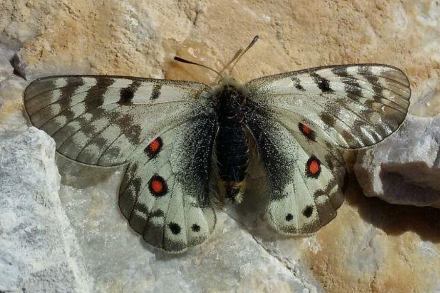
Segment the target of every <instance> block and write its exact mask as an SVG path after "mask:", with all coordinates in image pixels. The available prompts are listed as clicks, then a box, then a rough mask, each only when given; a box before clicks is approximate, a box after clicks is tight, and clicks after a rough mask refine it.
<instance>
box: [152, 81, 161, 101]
mask: <svg viewBox="0 0 440 293" xmlns="http://www.w3.org/2000/svg"><path fill="white" fill-rule="evenodd" d="M161 87H162V85H161V84H158V83H157V84H155V85H154V87H153V92H152V93H151V97H150V99H151V100H156V99H157V98H159V96H160V88H161Z"/></svg>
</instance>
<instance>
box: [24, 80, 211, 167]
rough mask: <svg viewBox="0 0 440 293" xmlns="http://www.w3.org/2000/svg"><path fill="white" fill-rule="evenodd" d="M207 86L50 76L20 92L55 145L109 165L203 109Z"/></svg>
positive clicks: (94, 162)
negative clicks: (201, 96)
mask: <svg viewBox="0 0 440 293" xmlns="http://www.w3.org/2000/svg"><path fill="white" fill-rule="evenodd" d="M208 89H209V88H208V86H206V85H204V84H200V83H194V82H185V81H167V80H157V79H143V78H135V77H121V76H101V75H99V76H49V77H44V78H40V79H36V80H34V81H33V82H32V83H30V84H29V86H28V87H27V88H26V90H25V93H24V106H25V110H26V112H27V114H28V116H29V118H30V120H31V122H32V124H33V125H35V126H36V127H38V128H40V129H43V130H44V131H46V132H47V133H48V134H49V135H51V136H52V137H53V138H54V140H55V142H56V144H57V151H58V152H59V153H61V154H62V155H64V156H66V157H68V158H70V159H72V160H75V161H78V162H81V163H86V164H91V165H99V166H113V165H119V164H123V163H125V162H127V160H128V158H129V156H130V154H132V153H133V152H134V150H135V149H136V148H137V147H138V146H139V145H140V144H144V143H145V141H146V142H147V143H148V141H149V140H150V139H152V138H153V137H154V136H155V135H157V133H158V132H159V131H164V130H166V129H170V128H173V127H175V126H177V125H179V124H181V123H182V122H184V121H186V120H188V119H190V118H191V117H194V116H196V115H198V114H200V112H202V111H203V109H201V108H203V107H204V105H203V102H204V101H205V100H204V99H198V98H199V97H200V95H201V94H203V93H206V91H207V90H208Z"/></svg>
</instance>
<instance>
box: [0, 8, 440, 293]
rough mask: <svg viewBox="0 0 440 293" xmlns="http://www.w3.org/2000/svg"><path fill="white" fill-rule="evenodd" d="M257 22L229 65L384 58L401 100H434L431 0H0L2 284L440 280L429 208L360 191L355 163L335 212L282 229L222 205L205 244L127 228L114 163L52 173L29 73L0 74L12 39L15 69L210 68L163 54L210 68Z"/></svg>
mask: <svg viewBox="0 0 440 293" xmlns="http://www.w3.org/2000/svg"><path fill="white" fill-rule="evenodd" d="M256 34H258V35H259V36H260V37H261V40H260V41H259V42H258V43H257V45H256V46H255V47H254V48H253V49H252V50H251V51H249V53H248V54H247V56H245V57H244V58H243V60H242V61H241V62H240V64H239V65H238V66H237V68H236V77H237V78H239V79H240V80H243V81H246V80H249V79H252V78H255V77H259V76H261V75H267V74H274V73H279V72H283V71H291V70H296V69H302V68H305V67H312V66H320V65H326V64H336V63H365V62H375V63H387V64H391V65H394V66H397V67H400V68H402V69H403V70H404V71H405V72H406V73H407V75H408V76H409V79H410V81H411V86H412V90H413V99H412V106H411V109H410V112H411V113H412V114H413V115H418V116H425V117H434V116H436V115H437V114H438V113H440V82H439V81H440V1H438V0H432V1H428V0H421V1H410V0H407V1H405V0H404V1H397V0H396V1H381V0H374V1H361V0H353V1H342V0H341V1H322V0H313V1H309V0H299V1H288V0H284V1H283V0H273V1H245V0H222V1H220V0H216V1H207V0H205V1H196V0H168V1H146V0H144V1H134V0H123V1H114V0H113V1H93V2H92V1H85V0H75V1H74V0H61V1H42V0H29V1H25V0H18V1H13V0H1V1H0V291H8V290H12V291H21V290H26V291H27V292H40V291H56V290H58V291H68V292H122V291H124V292H153V291H154V292H157V291H161V292H171V291H173V290H179V291H183V292H219V291H221V292H228V291H238V292H248V291H263V292H385V291H386V292H435V291H439V290H440V280H439V277H440V212H439V210H438V209H434V208H418V207H410V206H397V205H391V204H387V203H385V202H383V201H381V200H379V199H375V198H366V197H364V196H363V195H362V191H361V189H360V188H359V186H358V185H357V184H356V182H355V179H354V177H353V176H352V177H351V178H350V184H349V187H348V190H347V201H346V202H345V203H344V205H343V206H342V207H341V209H340V210H339V213H338V216H337V218H336V219H335V220H334V221H333V222H331V223H330V224H329V225H328V226H326V227H324V228H323V229H322V230H320V231H319V232H318V233H317V234H315V235H312V236H310V237H307V238H297V239H292V238H283V237H280V236H278V235H275V234H273V233H270V232H268V231H267V229H266V227H265V226H264V223H263V222H262V221H261V219H260V217H259V216H258V215H256V216H254V217H252V216H249V217H244V218H241V217H238V214H239V213H236V212H234V211H233V210H231V209H227V210H226V211H225V212H219V219H220V220H219V225H218V227H217V230H216V231H215V233H214V235H213V236H212V238H211V239H210V240H209V241H208V243H206V244H205V245H203V246H202V247H199V248H195V249H193V250H191V251H189V252H188V253H185V254H184V255H180V256H168V255H165V254H162V253H157V252H155V251H154V250H151V249H150V248H149V247H148V246H147V245H145V244H144V243H143V242H142V241H141V240H140V238H139V237H138V235H136V234H135V233H134V232H132V231H131V230H130V228H129V227H128V225H127V223H126V221H125V219H124V218H123V217H122V215H121V214H120V213H119V210H118V208H117V195H116V192H117V188H118V180H119V179H120V170H118V169H116V170H111V169H105V170H99V171H97V170H96V169H91V168H87V167H83V166H78V165H76V164H71V163H70V162H65V161H63V160H62V159H59V160H58V166H59V171H60V173H61V175H62V176H61V185H59V184H60V182H59V179H58V173H57V172H56V169H55V161H54V157H53V150H54V146H53V141H52V140H51V139H50V138H49V137H48V136H46V135H44V133H42V132H40V131H36V130H35V129H32V128H30V129H28V128H27V126H26V125H27V124H26V120H25V118H24V117H23V113H22V93H23V90H24V88H25V86H26V84H27V82H26V81H25V80H23V79H22V78H21V77H20V76H18V75H14V74H13V69H14V68H13V67H12V66H11V64H10V60H12V59H13V56H14V54H16V58H15V59H14V60H15V61H17V62H15V63H14V67H15V70H16V72H18V73H20V74H21V75H23V74H24V75H25V76H26V78H27V79H28V80H32V79H34V78H35V77H39V76H45V75H50V74H68V73H76V74H91V73H93V74H119V75H121V74H122V75H133V76H145V77H156V78H170V79H187V80H188V79H189V80H197V81H202V82H208V83H209V82H211V81H212V80H213V78H214V76H212V75H210V74H209V72H206V71H204V70H201V69H198V68H194V67H190V66H185V65H180V64H179V65H176V64H174V63H173V62H172V61H171V60H172V57H173V56H174V55H176V54H179V55H181V56H183V57H187V58H191V59H197V60H200V61H201V62H203V63H205V64H207V65H211V66H214V67H217V68H219V67H221V65H222V64H224V63H225V62H226V61H227V60H228V59H229V58H230V57H231V56H232V55H233V54H234V52H235V51H236V50H237V49H238V48H239V47H243V46H246V45H247V43H248V42H249V41H250V40H251V39H252V37H253V36H254V35H256ZM430 119H431V118H430ZM432 119H438V117H436V118H432ZM410 135H412V136H414V137H417V136H418V135H420V134H418V133H417V129H413V131H412V132H411V133H410ZM421 152H423V149H421ZM436 170H438V169H436ZM436 172H437V171H436ZM91 175H93V176H91ZM90 177H92V179H90ZM439 180H440V179H439ZM59 186H60V187H59ZM58 188H59V192H57V190H58ZM256 200H257V199H256ZM415 201H417V199H415Z"/></svg>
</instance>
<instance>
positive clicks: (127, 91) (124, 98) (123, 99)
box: [118, 87, 134, 105]
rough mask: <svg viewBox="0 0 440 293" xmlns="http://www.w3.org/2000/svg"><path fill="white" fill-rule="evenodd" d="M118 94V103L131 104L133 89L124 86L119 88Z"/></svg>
mask: <svg viewBox="0 0 440 293" xmlns="http://www.w3.org/2000/svg"><path fill="white" fill-rule="evenodd" d="M119 95H120V98H119V101H118V104H120V105H129V104H131V100H132V99H133V97H134V91H133V89H132V88H130V87H126V88H123V89H121V91H120V93H119Z"/></svg>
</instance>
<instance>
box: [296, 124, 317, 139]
mask: <svg viewBox="0 0 440 293" xmlns="http://www.w3.org/2000/svg"><path fill="white" fill-rule="evenodd" d="M298 129H299V131H301V133H302V134H303V135H304V136H305V137H307V138H308V139H310V140H313V141H315V139H316V135H315V132H314V131H313V129H311V128H310V126H308V125H307V124H305V123H301V122H300V123H298Z"/></svg>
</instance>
